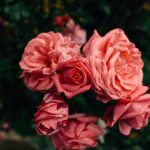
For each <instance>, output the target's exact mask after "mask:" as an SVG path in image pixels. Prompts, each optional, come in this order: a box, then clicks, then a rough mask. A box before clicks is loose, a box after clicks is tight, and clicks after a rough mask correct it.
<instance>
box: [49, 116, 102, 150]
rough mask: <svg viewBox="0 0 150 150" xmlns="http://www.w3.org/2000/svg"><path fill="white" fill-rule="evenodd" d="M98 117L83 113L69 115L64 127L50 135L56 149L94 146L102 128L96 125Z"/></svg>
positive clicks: (68, 149)
mask: <svg viewBox="0 0 150 150" xmlns="http://www.w3.org/2000/svg"><path fill="white" fill-rule="evenodd" d="M97 120H98V118H97V117H93V116H87V115H85V114H74V115H72V116H71V117H70V119H69V120H68V122H67V125H66V127H64V128H63V129H62V130H61V131H60V132H58V133H57V134H54V135H52V136H51V140H52V142H53V144H54V146H55V148H56V149H58V150H64V149H65V150H70V149H72V150H84V149H85V148H87V147H95V146H96V145H97V140H98V137H99V136H100V135H102V134H103V129H102V128H101V127H100V126H98V125H96V124H95V122H97Z"/></svg>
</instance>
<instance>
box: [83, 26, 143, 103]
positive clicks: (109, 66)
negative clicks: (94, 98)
mask: <svg viewBox="0 0 150 150" xmlns="http://www.w3.org/2000/svg"><path fill="white" fill-rule="evenodd" d="M83 52H84V55H85V56H86V57H87V58H88V59H89V62H90V66H91V69H92V76H93V84H94V89H95V91H96V92H97V94H100V95H102V94H103V92H104V93H106V94H107V95H108V96H109V98H108V99H105V100H103V102H107V101H108V100H110V99H124V98H126V97H129V96H130V95H131V93H132V92H133V91H134V90H135V89H136V88H137V87H138V86H140V85H142V80H143V72H142V67H143V61H142V59H141V53H140V51H139V50H138V49H137V48H136V47H135V45H134V44H133V43H131V42H130V41H129V39H128V38H127V36H126V35H125V33H124V32H123V31H122V30H121V29H114V30H112V31H110V32H108V33H107V34H106V35H105V36H104V37H101V36H100V35H99V34H98V33H97V31H94V34H93V36H92V37H91V38H90V40H89V41H88V42H87V43H86V45H85V46H84V48H83Z"/></svg>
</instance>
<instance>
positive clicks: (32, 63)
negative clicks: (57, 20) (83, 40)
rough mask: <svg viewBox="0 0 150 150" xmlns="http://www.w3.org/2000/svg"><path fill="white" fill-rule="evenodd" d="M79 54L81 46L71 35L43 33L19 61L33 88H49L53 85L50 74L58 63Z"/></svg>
mask: <svg viewBox="0 0 150 150" xmlns="http://www.w3.org/2000/svg"><path fill="white" fill-rule="evenodd" d="M79 54H80V47H79V46H78V45H77V44H76V43H75V42H73V41H71V39H70V38H69V37H63V36H62V35H61V34H60V33H53V32H48V33H41V34H39V35H38V36H37V37H36V38H34V39H32V40H31V41H29V42H28V44H27V46H26V48H25V51H24V54H23V56H22V60H21V61H20V63H19V64H20V67H21V68H22V69H23V70H24V72H23V75H22V77H23V78H24V79H25V83H26V84H27V86H28V87H30V88H31V89H32V90H38V91H45V90H48V89H50V88H51V87H52V85H53V81H52V80H51V78H50V76H51V75H52V74H53V73H54V72H55V71H56V69H57V65H58V64H59V63H60V62H64V61H67V60H68V59H70V58H72V57H74V56H78V55H79ZM44 80H45V81H44ZM48 80H49V81H48ZM43 81H44V83H43ZM45 82H46V83H45ZM44 84H45V86H46V87H44Z"/></svg>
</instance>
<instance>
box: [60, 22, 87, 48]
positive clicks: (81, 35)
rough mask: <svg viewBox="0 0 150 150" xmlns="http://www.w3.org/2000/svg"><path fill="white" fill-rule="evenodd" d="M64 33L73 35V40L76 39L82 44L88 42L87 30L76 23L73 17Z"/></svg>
mask: <svg viewBox="0 0 150 150" xmlns="http://www.w3.org/2000/svg"><path fill="white" fill-rule="evenodd" d="M62 34H63V35H65V36H69V37H71V39H72V40H73V41H76V42H77V43H78V44H79V45H81V46H82V45H83V44H84V43H85V42H86V36H87V35H86V31H85V30H83V29H81V27H80V25H78V24H76V23H75V22H74V20H72V19H69V20H68V22H67V24H66V27H65V28H64V29H63V31H62Z"/></svg>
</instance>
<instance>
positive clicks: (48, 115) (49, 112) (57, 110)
mask: <svg viewBox="0 0 150 150" xmlns="http://www.w3.org/2000/svg"><path fill="white" fill-rule="evenodd" d="M67 119H68V106H67V104H66V103H65V101H64V100H63V99H62V98H60V97H54V96H52V95H51V94H46V95H45V96H44V99H43V102H42V103H41V105H40V106H39V107H38V111H37V112H36V113H35V115H34V119H33V120H34V122H35V126H36V130H37V132H38V133H39V134H40V135H51V134H54V133H56V132H58V131H59V130H60V129H61V128H62V127H64V126H66V121H67Z"/></svg>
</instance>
